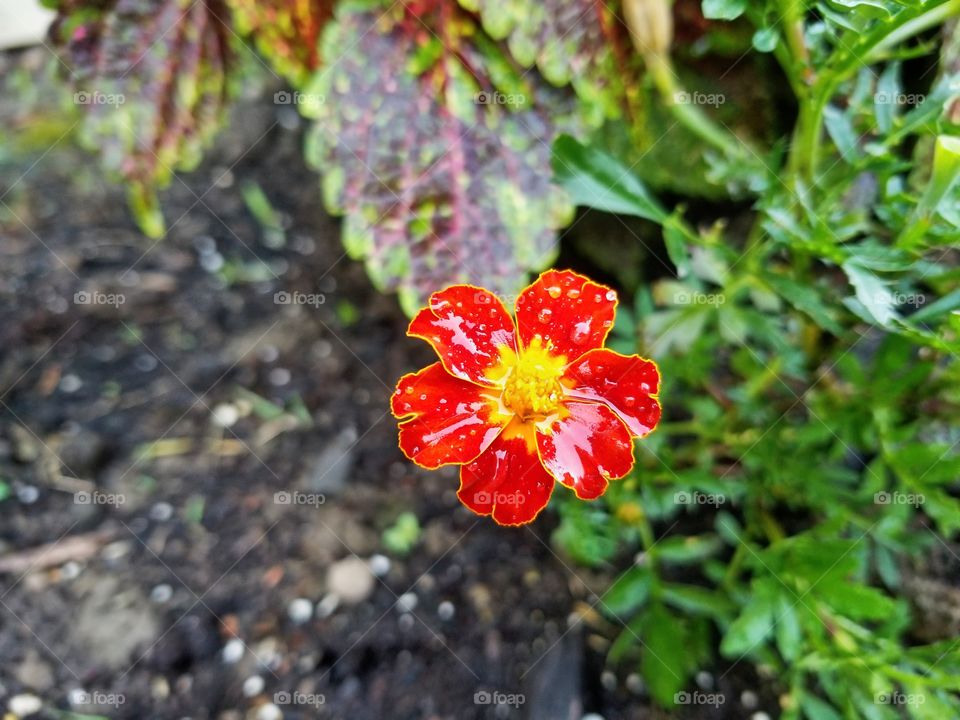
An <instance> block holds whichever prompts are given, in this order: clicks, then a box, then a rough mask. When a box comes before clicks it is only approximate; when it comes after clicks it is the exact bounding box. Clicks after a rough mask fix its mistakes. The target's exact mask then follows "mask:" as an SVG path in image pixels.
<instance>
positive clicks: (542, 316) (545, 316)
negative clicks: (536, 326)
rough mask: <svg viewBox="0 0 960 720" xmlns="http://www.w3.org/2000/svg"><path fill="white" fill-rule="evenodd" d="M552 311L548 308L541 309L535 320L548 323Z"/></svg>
mask: <svg viewBox="0 0 960 720" xmlns="http://www.w3.org/2000/svg"><path fill="white" fill-rule="evenodd" d="M552 315H553V311H552V310H551V309H550V308H541V310H540V312H539V313H538V314H537V320H539V321H540V322H542V323H544V324H546V323H548V322H550V319H551V316H552Z"/></svg>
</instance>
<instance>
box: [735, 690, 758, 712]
mask: <svg viewBox="0 0 960 720" xmlns="http://www.w3.org/2000/svg"><path fill="white" fill-rule="evenodd" d="M758 702H759V700H758V698H757V694H756V693H755V692H754V691H753V690H744V691H743V692H742V693H740V704H741V705H743V707H744V708H745V709H747V710H753V709H754V708H756V707H757V703H758Z"/></svg>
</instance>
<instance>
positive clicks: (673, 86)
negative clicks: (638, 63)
mask: <svg viewBox="0 0 960 720" xmlns="http://www.w3.org/2000/svg"><path fill="white" fill-rule="evenodd" d="M644 62H645V63H646V65H647V70H648V71H649V73H650V77H651V78H653V83H654V85H655V86H656V88H657V90H658V91H659V93H660V95H661V97H662V98H663V100H664V102H665V103H666V105H667V107H668V108H669V109H670V112H671V113H673V116H674V117H675V118H676V120H677V122H678V123H680V124H681V125H683V126H684V127H685V128H687V130H689V131H690V132H692V133H693V134H694V135H696V136H697V137H699V138H700V139H701V140H703V141H704V142H706V143H708V144H709V145H712V146H714V147H715V148H717V149H718V150H720V151H721V152H723V153H724V154H725V155H726V156H727V157H730V158H743V157H744V152H743V148H742V147H741V145H742V141H741V140H740V138H738V137H737V136H736V135H734V134H733V133H731V132H729V131H728V130H726V129H723V128H721V127H720V126H718V125H717V124H716V123H715V122H713V120H711V119H710V118H709V117H708V116H707V115H706V114H704V113H703V112H701V111H700V109H699V108H697V107H696V106H695V105H691V104H689V103H680V102H677V96H678V95H680V94H687V93H685V92H684V91H683V90H682V88H681V87H680V86H679V85H678V84H677V82H676V73H674V71H673V67H672V65H671V64H670V59H669V58H668V57H666V56H664V55H659V54H654V53H649V54H647V55H645V56H644Z"/></svg>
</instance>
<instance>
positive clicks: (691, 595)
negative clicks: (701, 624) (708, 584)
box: [661, 583, 731, 619]
mask: <svg viewBox="0 0 960 720" xmlns="http://www.w3.org/2000/svg"><path fill="white" fill-rule="evenodd" d="M661 597H662V598H663V601H664V602H665V603H667V604H668V605H672V606H673V607H675V608H676V609H677V610H680V611H682V612H685V613H689V614H691V615H700V616H703V617H711V618H717V619H721V618H723V619H726V618H727V617H728V616H729V613H730V612H731V605H730V601H729V600H728V599H727V597H726V596H725V595H723V594H722V593H720V592H717V591H716V590H710V589H708V588H705V587H700V586H699V585H684V584H681V583H665V584H664V585H663V587H662V588H661Z"/></svg>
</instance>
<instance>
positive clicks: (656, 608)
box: [640, 604, 687, 705]
mask: <svg viewBox="0 0 960 720" xmlns="http://www.w3.org/2000/svg"><path fill="white" fill-rule="evenodd" d="M643 627H644V633H643V642H644V644H643V648H642V649H641V663H640V667H641V670H642V672H643V678H644V680H646V681H647V687H648V688H649V690H650V695H651V696H652V697H653V698H654V699H655V700H656V701H657V702H658V703H660V704H661V705H673V703H674V696H675V695H676V693H677V692H678V691H679V690H680V689H681V688H683V686H684V685H685V684H686V677H687V669H686V664H687V663H686V658H685V656H684V652H685V642H684V639H685V636H686V630H685V628H684V625H683V623H682V622H681V621H680V619H679V618H677V617H676V616H674V615H673V613H671V612H670V611H669V610H667V609H666V608H665V607H663V606H662V605H660V604H656V605H652V606H651V607H650V609H649V610H648V611H647V613H646V614H645V622H644V626H643Z"/></svg>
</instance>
